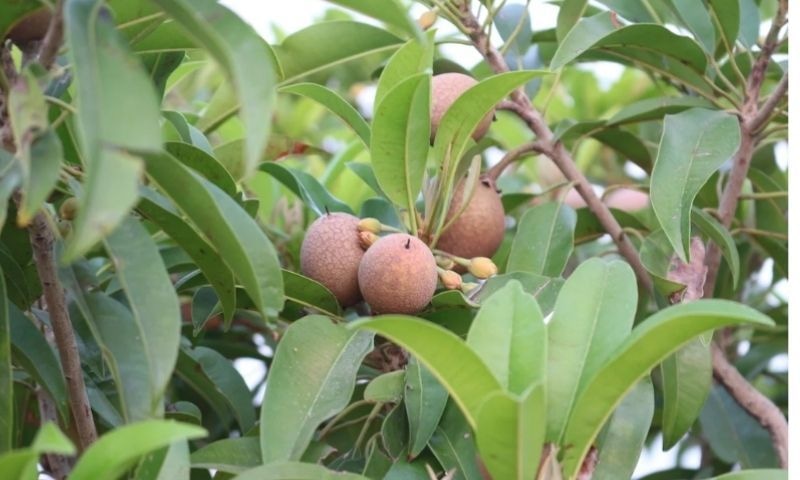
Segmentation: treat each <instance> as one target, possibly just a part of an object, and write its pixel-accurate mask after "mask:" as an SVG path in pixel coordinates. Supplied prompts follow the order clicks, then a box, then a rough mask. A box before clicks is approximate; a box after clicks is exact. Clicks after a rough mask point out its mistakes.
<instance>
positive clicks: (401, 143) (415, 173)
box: [370, 74, 430, 212]
mask: <svg viewBox="0 0 800 480" xmlns="http://www.w3.org/2000/svg"><path fill="white" fill-rule="evenodd" d="M372 130H373V132H372V133H373V135H372V143H371V145H370V154H371V157H372V168H373V170H374V171H375V177H376V178H377V180H378V183H379V184H380V186H381V189H382V190H383V191H384V192H385V193H386V196H387V197H388V198H389V199H390V200H392V201H393V202H394V203H395V204H397V205H399V206H401V207H403V208H405V209H407V210H408V211H409V212H412V211H414V204H415V202H416V200H417V197H418V196H419V192H420V189H421V188H422V178H423V176H424V175H425V163H426V161H427V159H428V145H429V142H430V77H429V76H428V75H427V74H419V75H414V76H412V77H410V78H408V79H407V80H404V81H403V82H401V83H399V84H398V85H397V86H395V87H394V88H393V89H392V90H391V91H390V92H388V93H387V95H386V98H384V99H383V101H382V102H381V103H380V104H379V105H378V107H377V109H376V111H375V118H374V119H373V121H372Z"/></svg>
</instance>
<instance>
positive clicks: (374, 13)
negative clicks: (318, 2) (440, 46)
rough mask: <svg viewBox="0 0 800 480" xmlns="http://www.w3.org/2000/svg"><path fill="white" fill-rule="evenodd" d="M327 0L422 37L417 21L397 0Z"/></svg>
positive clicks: (418, 37) (414, 35) (419, 37)
mask: <svg viewBox="0 0 800 480" xmlns="http://www.w3.org/2000/svg"><path fill="white" fill-rule="evenodd" d="M328 2H330V3H333V4H336V5H340V6H342V7H347V8H349V9H351V10H355V11H356V12H359V13H363V14H364V15H367V16H370V17H372V18H374V19H376V20H380V21H382V22H384V23H386V24H387V25H391V26H392V27H395V28H397V29H399V30H401V31H403V32H404V33H407V34H409V35H411V36H413V37H416V38H417V39H419V40H421V39H422V35H423V34H422V32H421V31H420V29H419V26H418V25H417V22H415V21H414V20H413V19H412V18H411V17H410V16H409V13H410V12H409V11H408V9H407V8H406V6H405V5H404V4H403V3H402V2H400V1H398V0H388V1H384V2H381V3H380V4H378V3H375V2H374V1H372V0H328Z"/></svg>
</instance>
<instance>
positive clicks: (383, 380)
mask: <svg viewBox="0 0 800 480" xmlns="http://www.w3.org/2000/svg"><path fill="white" fill-rule="evenodd" d="M405 383H406V372H404V371H403V370H397V371H394V372H388V373H384V374H382V375H379V376H377V377H375V378H373V379H372V380H371V381H370V382H369V383H368V384H367V388H365V389H364V400H367V401H370V402H373V403H398V402H400V400H402V399H403V387H404V386H405Z"/></svg>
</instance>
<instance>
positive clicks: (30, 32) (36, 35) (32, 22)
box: [6, 7, 53, 46]
mask: <svg viewBox="0 0 800 480" xmlns="http://www.w3.org/2000/svg"><path fill="white" fill-rule="evenodd" d="M52 17H53V14H52V12H51V11H50V9H49V8H47V7H42V8H40V9H37V10H34V11H33V12H31V13H29V14H27V15H25V16H24V17H22V19H20V20H18V21H17V23H15V24H14V25H13V26H12V27H11V28H10V29H9V30H8V33H7V34H6V38H8V39H10V40H11V41H12V42H14V43H16V44H17V45H21V46H23V45H25V44H27V43H30V42H33V41H38V40H41V39H43V38H44V36H45V34H46V33H47V28H48V27H49V26H50V19H51V18H52Z"/></svg>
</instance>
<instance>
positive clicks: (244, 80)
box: [155, 0, 277, 177]
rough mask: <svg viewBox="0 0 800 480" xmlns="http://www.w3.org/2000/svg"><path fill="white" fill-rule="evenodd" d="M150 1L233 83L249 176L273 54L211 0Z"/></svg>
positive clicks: (265, 112) (268, 95)
mask: <svg viewBox="0 0 800 480" xmlns="http://www.w3.org/2000/svg"><path fill="white" fill-rule="evenodd" d="M155 2H156V3H157V4H158V5H160V6H161V8H163V9H164V11H165V12H167V14H169V15H170V16H171V17H172V18H173V19H175V21H176V22H177V23H179V24H180V25H181V26H182V27H183V29H184V33H185V34H186V35H187V36H189V37H190V38H191V39H193V40H194V41H195V42H196V43H197V44H198V45H201V46H203V48H205V49H206V50H207V51H208V52H209V53H210V54H211V56H212V57H214V60H216V61H217V64H219V65H220V66H221V67H222V68H223V70H224V71H225V74H226V75H227V77H228V80H229V81H230V83H231V84H232V85H233V89H234V91H235V92H236V96H237V98H238V99H239V114H240V116H241V118H242V123H244V126H245V136H244V138H245V155H244V165H245V169H244V175H243V176H244V177H248V176H249V175H250V174H251V173H252V172H254V171H255V169H256V166H257V165H258V162H259V160H260V159H261V153H262V152H263V151H264V148H265V147H266V146H267V139H268V138H269V131H270V123H271V119H272V105H273V103H274V99H275V82H276V77H277V75H276V73H275V66H274V63H273V62H274V54H273V53H272V51H271V49H270V47H269V45H267V43H266V42H265V41H264V39H262V38H261V36H260V35H258V33H256V31H255V30H254V29H253V27H251V26H250V25H248V24H247V22H245V21H244V20H243V19H241V18H239V17H238V16H237V15H236V14H234V13H233V12H231V11H230V10H228V9H227V8H226V7H224V6H222V5H219V4H217V2H215V1H213V0H191V1H190V0H155ZM253 79H258V81H253Z"/></svg>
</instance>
